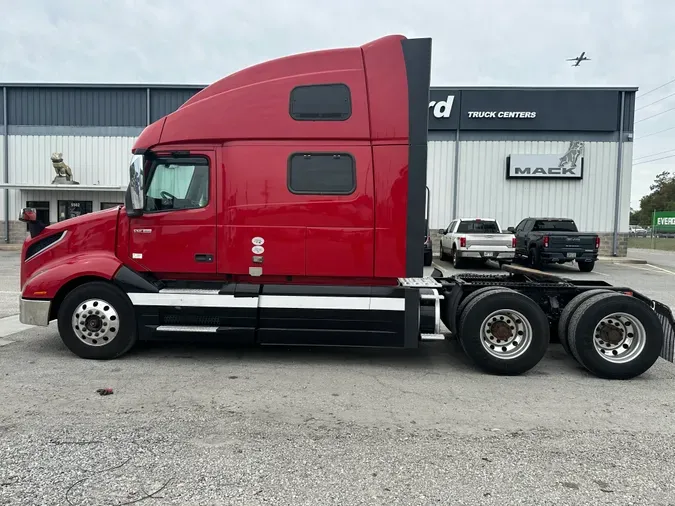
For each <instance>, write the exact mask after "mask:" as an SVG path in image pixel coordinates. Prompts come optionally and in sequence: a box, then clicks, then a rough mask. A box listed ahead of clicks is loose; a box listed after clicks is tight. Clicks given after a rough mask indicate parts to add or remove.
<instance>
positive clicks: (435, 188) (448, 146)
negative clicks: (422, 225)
mask: <svg viewBox="0 0 675 506" xmlns="http://www.w3.org/2000/svg"><path fill="white" fill-rule="evenodd" d="M454 167H455V142H454V141H429V142H428V148H427V187H428V188H429V197H430V198H431V202H430V204H429V228H430V229H431V230H433V229H436V228H441V227H443V223H442V222H443V221H444V220H445V217H446V216H450V215H451V214H452V185H453V181H452V178H453V173H454Z"/></svg>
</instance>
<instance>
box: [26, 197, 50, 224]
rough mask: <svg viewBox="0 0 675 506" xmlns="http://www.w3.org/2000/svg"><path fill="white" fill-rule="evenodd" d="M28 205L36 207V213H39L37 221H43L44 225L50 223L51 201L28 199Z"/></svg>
mask: <svg viewBox="0 0 675 506" xmlns="http://www.w3.org/2000/svg"><path fill="white" fill-rule="evenodd" d="M26 207H32V208H33V209H35V214H36V215H37V221H39V222H41V223H43V224H44V225H49V202H48V201H46V200H44V201H43V200H28V201H26ZM28 226H29V224H28V223H26V230H28Z"/></svg>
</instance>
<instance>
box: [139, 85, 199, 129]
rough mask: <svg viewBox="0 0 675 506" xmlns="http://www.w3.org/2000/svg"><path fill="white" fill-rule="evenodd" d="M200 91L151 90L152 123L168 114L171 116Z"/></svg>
mask: <svg viewBox="0 0 675 506" xmlns="http://www.w3.org/2000/svg"><path fill="white" fill-rule="evenodd" d="M198 91H199V89H194V90H189V89H187V90H185V89H180V90H171V89H159V90H157V89H152V88H151V89H150V123H154V122H155V121H157V120H158V119H160V118H161V117H163V116H166V115H167V114H171V113H172V112H174V111H175V110H176V109H178V108H179V107H180V106H181V105H183V104H184V103H185V102H187V100H188V99H189V98H190V97H192V96H193V95H195V94H196V93H197V92H198Z"/></svg>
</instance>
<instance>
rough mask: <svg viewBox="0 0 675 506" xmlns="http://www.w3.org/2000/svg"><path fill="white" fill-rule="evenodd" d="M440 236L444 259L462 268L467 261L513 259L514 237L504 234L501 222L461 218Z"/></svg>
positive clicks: (487, 219) (508, 260)
mask: <svg viewBox="0 0 675 506" xmlns="http://www.w3.org/2000/svg"><path fill="white" fill-rule="evenodd" d="M439 232H440V234H441V260H449V261H450V262H452V265H453V266H454V267H456V268H461V267H462V266H463V265H464V263H465V260H466V259H477V260H478V259H479V260H496V261H497V262H499V263H504V262H510V261H512V260H513V256H514V252H515V245H516V244H515V237H514V235H513V234H512V233H510V232H507V233H504V232H502V228H501V227H500V226H499V222H497V220H495V219H492V218H460V219H457V220H453V221H452V222H450V225H448V228H446V229H445V230H440V231H439Z"/></svg>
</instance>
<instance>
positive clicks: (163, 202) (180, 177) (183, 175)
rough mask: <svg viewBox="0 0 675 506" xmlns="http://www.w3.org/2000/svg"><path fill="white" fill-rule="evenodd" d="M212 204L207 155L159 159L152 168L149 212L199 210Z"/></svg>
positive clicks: (148, 192)
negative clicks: (203, 156)
mask: <svg viewBox="0 0 675 506" xmlns="http://www.w3.org/2000/svg"><path fill="white" fill-rule="evenodd" d="M208 203H209V162H208V160H207V159H206V158H192V159H190V160H185V159H182V160H166V159H163V160H158V161H157V162H156V163H155V165H154V167H152V169H151V171H150V180H149V182H148V191H147V194H146V198H145V211H147V212H153V211H172V210H180V209H198V208H200V207H205V206H206V205H207V204H208Z"/></svg>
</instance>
